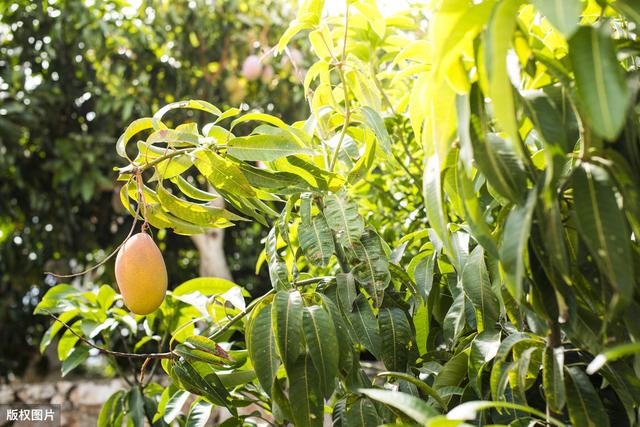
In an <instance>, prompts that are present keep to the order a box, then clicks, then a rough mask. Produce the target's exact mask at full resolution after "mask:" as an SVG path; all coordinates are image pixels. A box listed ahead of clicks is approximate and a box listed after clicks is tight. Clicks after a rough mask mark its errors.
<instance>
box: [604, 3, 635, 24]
mask: <svg viewBox="0 0 640 427" xmlns="http://www.w3.org/2000/svg"><path fill="white" fill-rule="evenodd" d="M611 7H613V8H614V9H616V10H617V11H618V12H620V13H622V14H624V15H626V16H627V18H629V19H631V20H632V21H634V22H635V23H636V25H638V24H640V4H638V3H637V2H635V1H634V0H617V1H616V2H615V3H613V4H612V5H611Z"/></svg>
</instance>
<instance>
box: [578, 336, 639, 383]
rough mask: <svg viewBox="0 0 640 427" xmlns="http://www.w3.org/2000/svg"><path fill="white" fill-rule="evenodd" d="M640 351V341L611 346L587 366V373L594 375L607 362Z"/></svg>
mask: <svg viewBox="0 0 640 427" xmlns="http://www.w3.org/2000/svg"><path fill="white" fill-rule="evenodd" d="M636 353H640V343H637V342H633V343H626V344H620V345H617V346H615V347H611V348H609V349H607V350H605V351H603V352H602V353H600V354H598V355H597V356H596V357H595V358H594V359H593V360H592V361H591V363H589V366H587V374H589V375H593V374H594V373H596V372H598V371H599V370H600V368H602V367H603V366H604V364H605V363H608V362H613V361H614V360H617V359H620V358H621V357H626V356H631V355H633V354H636Z"/></svg>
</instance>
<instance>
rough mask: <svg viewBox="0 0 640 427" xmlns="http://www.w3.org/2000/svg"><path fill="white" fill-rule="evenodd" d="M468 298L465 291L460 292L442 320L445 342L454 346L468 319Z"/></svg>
mask: <svg viewBox="0 0 640 427" xmlns="http://www.w3.org/2000/svg"><path fill="white" fill-rule="evenodd" d="M465 306H466V298H465V294H464V292H460V293H459V294H458V295H457V296H456V297H455V298H454V299H453V304H451V306H450V307H449V310H447V314H446V315H445V316H444V321H443V322H442V323H443V324H442V329H443V335H444V340H445V342H446V343H447V344H448V345H450V346H451V347H453V345H454V344H455V342H456V341H458V338H460V335H461V334H462V332H463V330H464V326H465V321H466V320H467V319H466V311H465Z"/></svg>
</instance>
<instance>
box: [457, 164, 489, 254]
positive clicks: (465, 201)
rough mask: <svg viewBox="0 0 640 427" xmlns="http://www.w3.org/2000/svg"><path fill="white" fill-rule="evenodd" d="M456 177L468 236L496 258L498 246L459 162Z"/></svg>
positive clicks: (471, 184)
mask: <svg viewBox="0 0 640 427" xmlns="http://www.w3.org/2000/svg"><path fill="white" fill-rule="evenodd" d="M461 154H462V152H461ZM457 177H458V179H457V180H456V181H457V184H458V185H457V187H458V194H459V195H460V197H461V198H462V207H463V210H464V215H465V218H464V219H465V220H466V221H467V223H468V224H469V231H470V234H471V235H472V236H473V238H474V239H476V241H477V242H478V243H480V244H481V245H482V246H483V247H484V249H485V250H486V251H487V252H488V253H489V255H491V256H492V257H495V258H498V256H499V255H498V245H497V244H496V240H495V238H494V237H493V235H492V234H491V229H490V228H489V225H488V224H487V221H486V219H485V217H484V212H483V210H482V207H481V206H480V200H479V199H478V196H477V195H476V192H475V191H474V189H473V182H472V181H471V179H470V178H469V177H468V176H467V174H466V172H465V171H464V168H462V167H461V163H460V162H458V166H457Z"/></svg>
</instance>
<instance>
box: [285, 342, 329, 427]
mask: <svg viewBox="0 0 640 427" xmlns="http://www.w3.org/2000/svg"><path fill="white" fill-rule="evenodd" d="M318 375H319V373H318V372H317V371H316V370H315V368H314V363H313V362H312V360H311V356H309V355H308V354H305V355H304V357H300V358H299V359H298V361H297V362H296V363H294V364H293V365H292V367H291V372H290V373H289V400H290V401H291V411H292V412H293V421H294V424H295V425H296V427H316V426H317V427H321V426H322V425H323V413H324V401H323V399H322V392H321V390H320V382H319V381H317V380H316V378H317V377H318Z"/></svg>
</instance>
